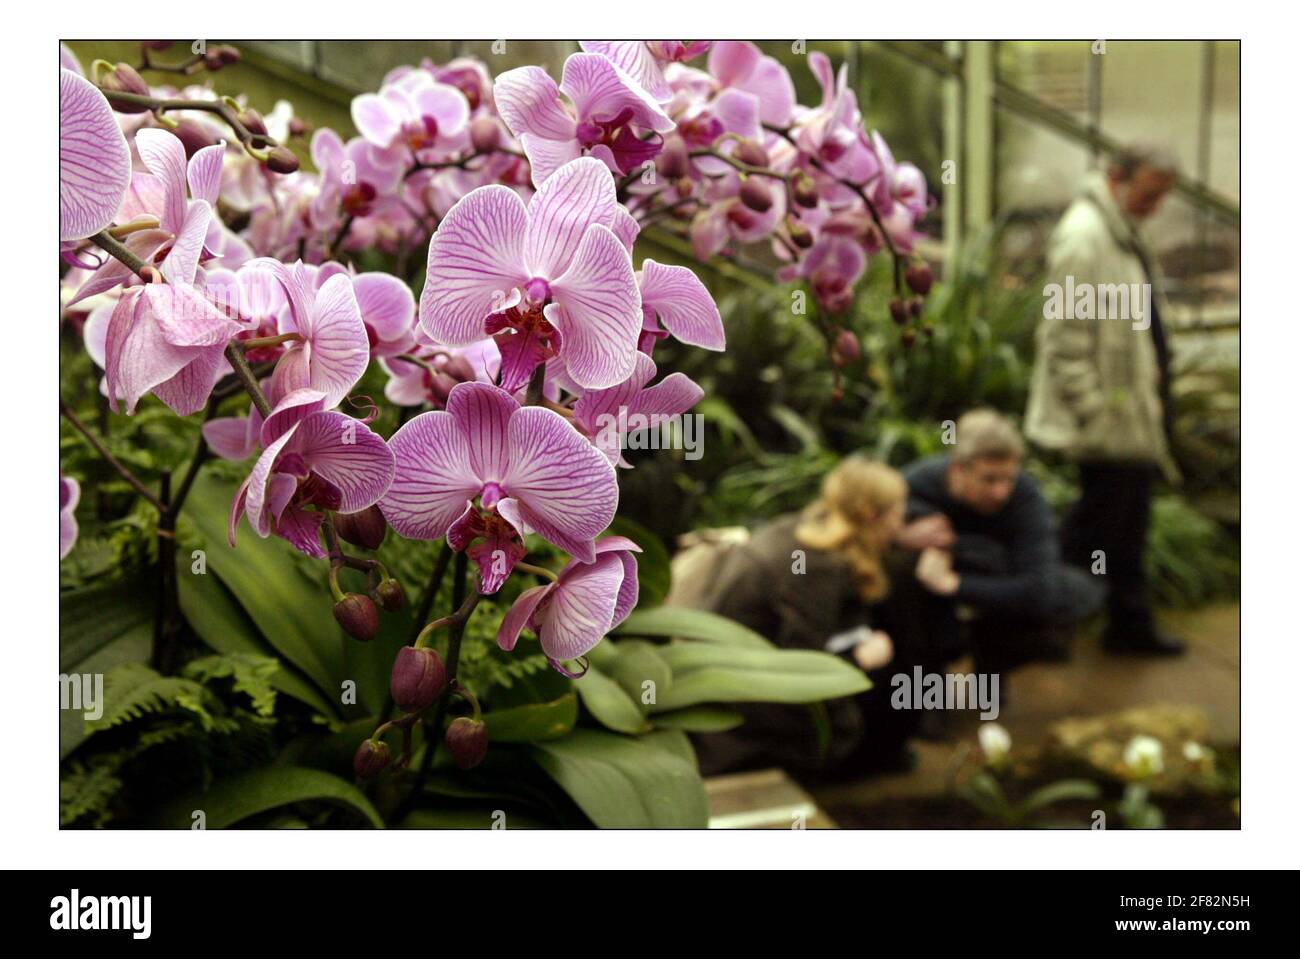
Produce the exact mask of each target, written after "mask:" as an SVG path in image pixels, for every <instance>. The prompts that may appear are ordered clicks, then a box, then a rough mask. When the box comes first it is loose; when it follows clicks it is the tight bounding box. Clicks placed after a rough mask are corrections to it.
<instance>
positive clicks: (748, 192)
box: [740, 176, 772, 213]
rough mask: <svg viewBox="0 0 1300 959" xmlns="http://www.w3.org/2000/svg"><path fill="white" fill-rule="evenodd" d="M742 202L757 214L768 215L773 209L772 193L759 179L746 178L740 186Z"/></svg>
mask: <svg viewBox="0 0 1300 959" xmlns="http://www.w3.org/2000/svg"><path fill="white" fill-rule="evenodd" d="M740 202H741V203H743V204H745V206H747V207H749V208H750V209H751V210H753V211H754V212H755V213H766V212H767V211H768V210H770V209H772V191H771V190H769V189H768V188H767V184H766V183H764V182H763V181H762V179H760V178H759V177H754V176H751V177H746V178H745V182H744V183H742V184H741V185H740Z"/></svg>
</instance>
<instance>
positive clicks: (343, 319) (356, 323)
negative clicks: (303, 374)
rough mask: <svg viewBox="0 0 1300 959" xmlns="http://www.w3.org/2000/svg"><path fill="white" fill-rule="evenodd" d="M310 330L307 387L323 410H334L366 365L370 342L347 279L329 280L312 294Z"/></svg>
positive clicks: (368, 362)
mask: <svg viewBox="0 0 1300 959" xmlns="http://www.w3.org/2000/svg"><path fill="white" fill-rule="evenodd" d="M312 327H313V328H312V331H311V333H310V336H309V345H310V353H309V354H308V355H309V363H308V367H309V371H310V374H311V386H312V389H316V390H320V391H321V392H322V393H324V394H325V405H326V406H327V407H331V406H338V404H339V403H340V402H342V400H343V397H345V396H347V395H348V391H349V390H350V389H352V387H354V386H355V385H356V383H357V381H358V380H359V379H361V376H362V374H363V373H365V371H366V367H367V366H368V365H369V364H370V340H369V339H368V338H367V337H366V327H365V324H364V323H363V322H362V321H361V309H360V307H358V306H357V298H356V294H355V293H353V292H352V280H351V279H350V278H349V277H347V276H344V275H338V276H332V277H330V278H329V279H328V280H326V281H325V285H324V286H322V287H321V288H320V289H319V290H317V291H316V302H315V305H314V306H313V309H312Z"/></svg>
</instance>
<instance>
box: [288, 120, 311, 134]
mask: <svg viewBox="0 0 1300 959" xmlns="http://www.w3.org/2000/svg"><path fill="white" fill-rule="evenodd" d="M309 129H310V127H309V126H308V125H307V121H306V120H304V119H303V118H302V117H291V118H290V119H289V136H291V137H300V136H304V135H305V134H306V133H307V131H308V130H309Z"/></svg>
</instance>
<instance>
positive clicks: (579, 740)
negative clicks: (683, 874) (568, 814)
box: [531, 729, 709, 829]
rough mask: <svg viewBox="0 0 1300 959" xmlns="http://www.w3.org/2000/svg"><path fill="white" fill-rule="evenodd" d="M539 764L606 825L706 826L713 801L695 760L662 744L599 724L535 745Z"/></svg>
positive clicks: (598, 822) (594, 819)
mask: <svg viewBox="0 0 1300 959" xmlns="http://www.w3.org/2000/svg"><path fill="white" fill-rule="evenodd" d="M531 751H532V755H533V757H534V758H535V759H536V761H537V763H538V765H540V766H541V767H542V769H543V770H545V772H546V773H547V775H549V776H550V777H551V778H552V779H554V780H555V782H556V783H557V784H558V785H559V786H560V788H561V789H563V790H564V791H565V792H566V793H568V794H569V796H570V797H571V798H572V799H573V801H574V802H575V803H577V805H578V807H579V808H580V809H581V810H582V811H583V812H584V813H585V814H586V815H587V817H588V818H590V819H591V821H592V822H593V823H594V824H595V825H596V826H598V827H600V828H602V829H645V828H656V829H703V828H705V827H706V826H707V825H708V820H709V804H708V798H707V797H706V796H705V793H704V782H703V780H701V779H700V776H699V773H698V772H697V771H696V769H695V767H694V766H693V764H691V763H690V762H688V761H687V760H685V759H683V758H682V757H681V756H679V755H675V754H674V753H673V752H670V751H669V750H667V749H665V748H660V746H658V745H654V744H648V743H645V742H642V741H641V740H640V739H638V738H634V737H629V736H620V735H619V734H618V733H610V732H604V731H602V730H596V729H575V730H574V731H573V735H571V736H568V737H566V738H564V739H557V740H555V741H554V742H547V743H537V744H535V745H533V746H532V748H531Z"/></svg>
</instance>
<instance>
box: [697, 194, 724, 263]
mask: <svg viewBox="0 0 1300 959" xmlns="http://www.w3.org/2000/svg"><path fill="white" fill-rule="evenodd" d="M729 237H730V233H729V232H728V230H727V218H726V210H725V208H724V207H723V206H722V204H717V203H715V204H713V205H712V206H709V207H707V208H705V209H703V210H701V211H700V212H699V213H697V214H695V217H694V219H692V220H691V249H692V251H693V252H694V253H695V258H696V259H697V260H708V259H710V258H712V257H714V256H716V255H717V254H719V253H721V252H722V250H723V248H724V247H725V246H726V245H727V240H728V239H729Z"/></svg>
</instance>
